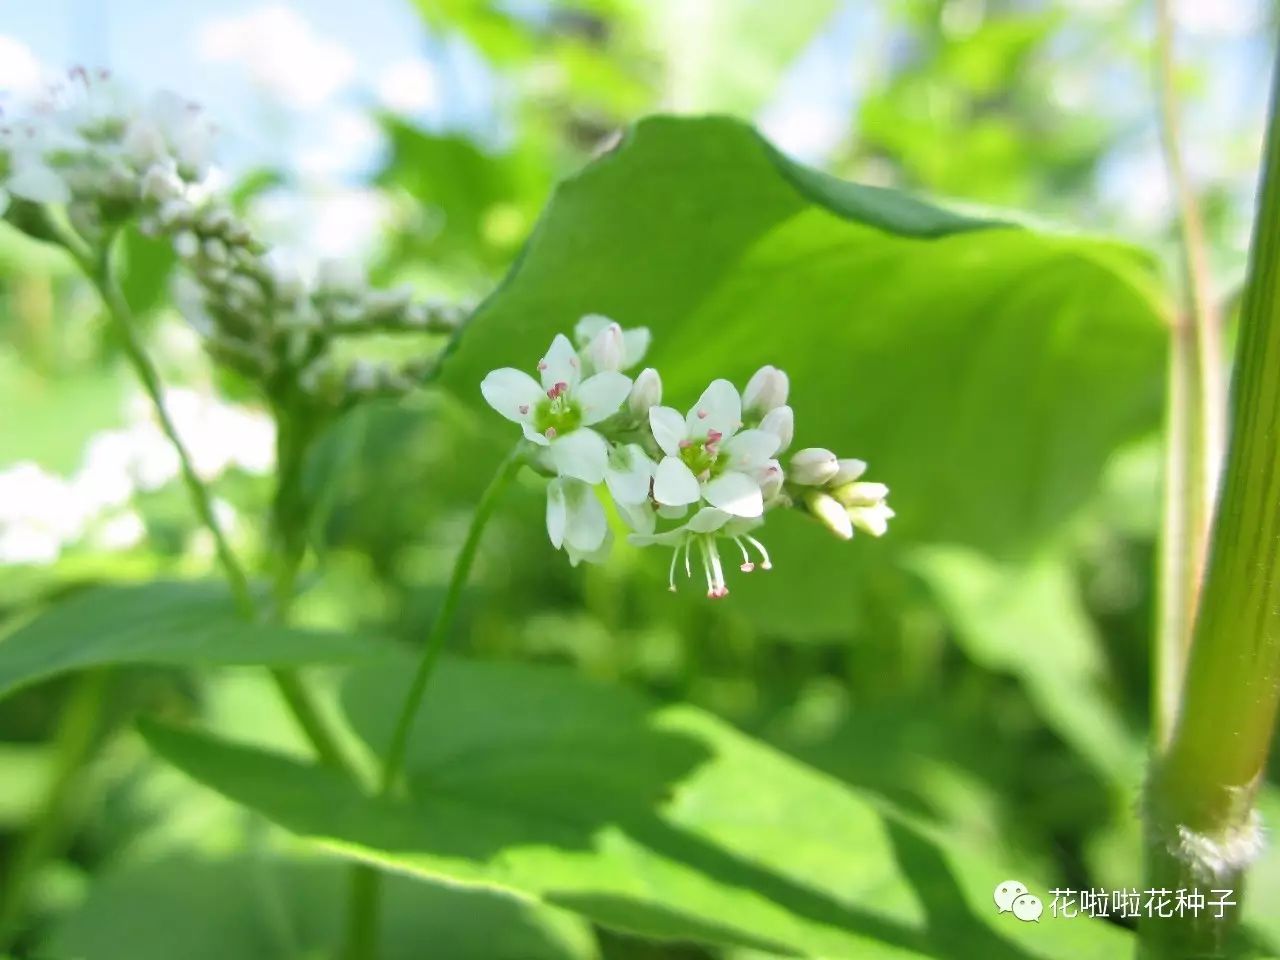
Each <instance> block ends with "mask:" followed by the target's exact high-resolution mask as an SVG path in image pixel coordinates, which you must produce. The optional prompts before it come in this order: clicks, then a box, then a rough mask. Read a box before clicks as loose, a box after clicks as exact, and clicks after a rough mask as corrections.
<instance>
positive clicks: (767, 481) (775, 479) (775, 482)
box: [756, 460, 786, 504]
mask: <svg viewBox="0 0 1280 960" xmlns="http://www.w3.org/2000/svg"><path fill="white" fill-rule="evenodd" d="M785 479H786V477H785V476H784V475H783V473H782V464H780V463H779V462H778V461H777V460H770V461H769V462H768V463H766V464H765V465H764V468H763V469H762V470H761V471H760V475H759V476H758V477H756V480H757V482H759V484H760V495H761V496H762V497H763V498H764V502H765V503H766V504H768V503H770V502H771V501H772V500H773V499H774V498H776V497H777V496H778V494H780V493H781V492H782V482H783V481H784V480H785Z"/></svg>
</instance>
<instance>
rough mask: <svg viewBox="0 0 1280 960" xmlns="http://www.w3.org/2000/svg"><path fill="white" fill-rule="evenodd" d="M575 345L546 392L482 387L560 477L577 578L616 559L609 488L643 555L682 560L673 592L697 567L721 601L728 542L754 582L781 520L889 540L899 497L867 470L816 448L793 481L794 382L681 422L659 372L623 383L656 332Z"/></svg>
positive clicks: (548, 369) (762, 373)
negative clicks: (770, 525)
mask: <svg viewBox="0 0 1280 960" xmlns="http://www.w3.org/2000/svg"><path fill="white" fill-rule="evenodd" d="M574 338H575V341H576V347H575V345H574V343H573V342H571V341H570V340H569V338H567V337H565V336H563V335H559V336H557V337H556V338H555V339H554V340H553V341H552V343H551V346H550V348H549V349H548V350H547V352H546V355H545V356H543V357H542V359H541V360H539V361H538V363H537V373H538V376H537V378H534V377H533V376H530V375H529V374H527V373H525V372H523V371H520V370H516V369H513V368H511V367H504V368H502V369H500V370H494V371H492V372H491V373H489V374H488V375H487V376H486V377H485V378H484V381H483V382H482V383H481V385H480V390H481V393H482V394H483V395H484V398H485V400H486V401H487V402H488V403H489V405H490V406H491V407H493V408H494V409H495V410H496V411H497V412H498V413H500V414H501V415H502V416H504V417H506V418H507V419H508V420H511V421H513V422H515V423H518V424H519V425H520V428H521V431H522V433H523V435H524V437H525V440H526V441H527V442H528V443H529V444H530V445H531V447H532V450H533V457H532V462H533V464H534V465H535V466H536V467H538V468H540V469H541V470H542V471H544V472H545V473H546V474H548V475H549V476H550V477H551V482H550V484H549V485H548V488H547V532H548V534H549V535H550V537H551V542H552V544H554V545H555V546H556V547H557V548H563V549H564V550H565V551H566V552H567V553H568V554H569V559H570V561H571V562H572V563H573V564H575V565H576V564H577V563H578V562H580V561H581V560H587V561H599V560H602V559H603V558H604V557H605V555H606V554H607V553H608V551H609V549H610V546H611V543H612V534H611V531H610V529H609V522H608V518H607V516H606V513H605V509H604V505H603V503H602V502H601V499H600V496H599V491H600V488H601V486H603V487H604V488H606V489H607V490H608V492H609V495H610V497H611V498H612V500H613V502H614V504H615V506H616V507H617V510H618V513H619V514H620V515H621V516H622V518H623V519H624V520H625V522H626V524H627V525H628V526H629V527H630V530H631V533H630V535H629V537H628V539H629V540H630V542H631V543H634V544H636V545H639V546H647V545H651V544H657V545H662V546H668V547H672V548H674V553H673V554H672V558H671V567H670V572H669V576H668V582H669V586H670V588H671V589H672V590H674V589H675V574H676V568H677V565H678V564H679V562H680V560H681V558H682V557H683V561H684V564H683V565H684V569H685V574H686V575H687V576H692V574H693V564H694V556H695V554H696V557H697V564H698V566H699V568H700V569H701V571H702V573H703V576H704V577H705V578H706V583H707V596H709V597H724V596H726V595H728V593H729V588H728V584H727V582H726V578H725V572H724V567H725V563H724V560H723V558H722V557H721V553H720V548H721V544H722V542H724V541H727V542H729V543H732V544H733V547H734V548H735V549H736V551H737V552H738V553H739V554H740V555H741V563H740V564H739V569H740V570H742V571H743V572H744V573H750V572H751V571H753V570H755V569H757V567H758V568H759V569H762V570H768V569H770V568H771V566H772V562H771V560H770V557H769V553H768V551H767V550H766V549H765V546H764V544H763V543H761V542H760V540H759V539H758V538H757V537H756V536H755V532H756V531H757V529H758V528H759V527H761V526H762V525H763V524H764V521H765V516H766V514H767V513H768V512H769V511H770V510H773V509H775V508H777V507H795V508H798V509H800V510H802V511H804V512H806V513H808V514H809V515H811V516H813V517H814V518H815V519H817V520H818V521H819V522H821V523H822V524H823V525H824V526H826V527H827V529H828V530H830V531H831V532H832V533H834V534H835V535H837V536H839V537H841V538H843V539H849V538H851V537H852V536H853V534H854V530H855V528H856V529H859V530H863V531H864V532H867V533H870V534H871V535H872V536H876V537H879V536H881V535H883V534H884V533H885V531H886V530H887V527H888V520H889V518H891V517H892V516H893V511H892V510H890V509H889V507H888V505H887V503H886V502H885V498H886V497H887V495H888V492H889V491H888V488H887V487H885V486H884V485H883V484H879V483H867V482H863V481H861V480H860V477H861V476H862V473H863V472H864V471H865V470H866V464H865V463H863V462H862V461H861V460H852V459H840V458H838V457H836V456H835V454H833V453H831V452H830V451H828V450H824V449H820V448H807V449H804V450H800V451H798V452H797V453H795V454H794V455H793V456H792V457H791V458H790V461H789V463H788V465H787V466H786V467H785V468H784V467H783V464H782V462H781V460H780V459H779V458H780V457H781V456H782V455H783V453H785V451H786V450H787V449H788V448H789V447H790V446H791V442H792V438H793V435H794V432H795V416H794V413H793V411H792V409H791V407H790V406H788V405H787V397H788V393H789V388H790V384H789V381H788V379H787V375H786V374H785V373H783V372H782V371H781V370H778V369H777V368H775V367H771V366H766V367H762V368H761V369H760V370H758V371H757V372H756V373H755V375H754V376H752V377H751V379H750V381H749V382H748V383H747V385H746V387H745V389H743V390H742V391H741V392H739V391H738V389H737V388H736V387H735V386H734V385H733V384H732V383H730V382H729V381H728V380H713V381H712V382H711V384H710V385H709V386H708V387H707V389H706V390H704V391H703V393H702V396H701V397H699V398H698V401H697V402H696V403H695V404H694V405H693V406H692V407H691V408H690V409H689V410H688V411H687V412H686V413H681V412H680V411H678V410H676V409H673V408H671V407H664V406H661V401H662V380H661V377H660V376H659V374H658V372H657V371H656V370H654V369H652V368H647V369H645V370H644V371H642V372H641V373H640V374H639V375H638V376H637V377H636V378H635V379H634V380H632V379H631V378H630V377H629V376H627V375H626V374H625V373H624V372H623V371H625V370H628V369H631V368H633V367H635V366H636V365H638V364H639V362H640V361H641V360H642V359H643V357H644V353H645V351H646V349H647V347H648V344H649V331H648V330H646V329H643V328H641V329H636V330H624V329H623V328H622V327H621V326H619V325H618V324H617V323H614V322H613V321H611V320H609V319H608V318H607V317H602V316H599V315H589V316H586V317H583V318H582V320H581V321H580V322H579V323H578V325H577V326H576V328H575V329H574Z"/></svg>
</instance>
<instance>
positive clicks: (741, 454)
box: [724, 430, 779, 473]
mask: <svg viewBox="0 0 1280 960" xmlns="http://www.w3.org/2000/svg"><path fill="white" fill-rule="evenodd" d="M778 446H779V441H778V435H777V434H776V433H770V432H769V431H768V430H743V431H742V432H741V433H737V434H734V435H733V436H732V437H730V438H729V441H728V442H727V443H726V444H725V445H724V450H725V453H727V454H729V465H730V467H731V468H732V469H734V470H741V471H742V472H743V473H755V471H757V470H759V469H760V468H761V467H763V466H764V465H765V464H766V463H768V462H769V458H770V457H772V456H773V455H774V453H776V452H777V450H778Z"/></svg>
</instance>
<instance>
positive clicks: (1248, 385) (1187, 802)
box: [1141, 72, 1280, 958]
mask: <svg viewBox="0 0 1280 960" xmlns="http://www.w3.org/2000/svg"><path fill="white" fill-rule="evenodd" d="M1278 82H1280V72H1278V73H1277V76H1276V77H1275V78H1273V88H1272V98H1271V108H1270V115H1269V119H1268V129H1267V138H1266V152H1265V156H1264V159H1263V166H1262V183H1261V189H1260V191H1259V201H1258V214H1257V218H1256V220H1255V224H1254V234H1253V243H1252V247H1251V250H1250V258H1249V271H1248V279H1247V281H1246V287H1245V296H1244V301H1243V304H1242V307H1241V314H1240V341H1239V346H1238V353H1237V357H1236V373H1235V383H1234V401H1235V403H1234V410H1233V414H1232V430H1231V444H1230V448H1229V451H1228V455H1227V463H1226V472H1225V475H1224V479H1223V490H1222V498H1221V502H1220V504H1219V509H1218V514H1217V518H1216V520H1215V523H1214V529H1213V534H1212V543H1211V549H1210V553H1209V559H1208V564H1207V567H1206V576H1205V583H1204V590H1203V593H1202V595H1201V598H1200V604H1199V610H1198V612H1197V616H1196V622H1195V631H1194V639H1193V642H1192V646H1191V651H1190V656H1189V658H1188V661H1187V669H1186V671H1185V680H1184V684H1183V696H1182V709H1181V713H1180V716H1179V717H1178V719H1177V721H1176V723H1175V724H1174V727H1173V732H1172V734H1171V736H1170V738H1169V741H1168V745H1167V746H1166V747H1165V749H1164V750H1163V751H1162V752H1160V753H1159V754H1158V755H1157V757H1156V759H1155V762H1154V764H1153V768H1152V771H1151V777H1150V781H1149V784H1148V795H1147V810H1146V814H1147V824H1146V826H1147V854H1148V872H1149V885H1150V886H1154V887H1158V888H1169V889H1173V890H1176V889H1178V888H1180V887H1181V888H1185V889H1190V888H1193V887H1199V888H1200V889H1202V890H1203V889H1204V888H1206V887H1210V888H1218V889H1231V890H1233V891H1234V893H1235V896H1234V899H1235V900H1237V901H1239V900H1240V899H1241V895H1242V886H1243V883H1244V879H1245V873H1246V871H1247V868H1248V866H1249V864H1250V862H1251V861H1252V859H1253V857H1254V856H1255V855H1256V853H1257V849H1258V847H1259V845H1260V838H1259V835H1258V829H1257V824H1256V814H1255V812H1254V809H1253V806H1254V798H1255V795H1256V793H1257V788H1258V785H1259V783H1260V782H1261V781H1262V778H1263V776H1264V773H1265V769H1266V762H1267V757H1268V752H1269V749H1270V744H1271V736H1272V731H1273V728H1274V726H1275V721H1276V708H1277V704H1278V703H1280V470H1278V469H1277V466H1278V465H1280V114H1278V112H1277V96H1278V94H1280V90H1278V88H1277V86H1276V84H1277V83H1278ZM1237 909H1238V908H1237ZM1236 915H1237V913H1236V910H1232V911H1230V912H1228V913H1227V915H1226V917H1225V918H1223V919H1216V918H1214V917H1212V915H1207V914H1201V915H1199V916H1187V917H1183V918H1170V919H1160V918H1157V919H1154V920H1150V921H1148V922H1146V923H1144V924H1143V925H1142V930H1141V933H1142V945H1143V949H1144V952H1145V953H1146V955H1147V956H1150V957H1160V958H1169V957H1173V958H1184V957H1185V958H1190V957H1205V956H1218V955H1221V954H1222V953H1223V952H1224V950H1225V948H1226V943H1227V938H1228V936H1229V935H1230V933H1231V930H1232V927H1233V926H1234V922H1235V918H1236Z"/></svg>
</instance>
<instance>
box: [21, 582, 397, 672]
mask: <svg viewBox="0 0 1280 960" xmlns="http://www.w3.org/2000/svg"><path fill="white" fill-rule="evenodd" d="M385 649H386V648H385V647H384V646H381V645H379V644H378V643H377V642H376V641H375V640H374V639H373V638H371V637H358V636H352V635H348V634H342V633H333V632H328V631H320V630H303V629H297V628H291V627H280V626H275V625H270V624H263V623H246V622H245V621H244V620H242V619H241V618H240V617H238V616H237V615H236V612H235V608H234V606H233V605H232V602H231V598H230V596H229V594H228V592H227V590H226V588H225V587H223V586H222V585H221V584H217V583H201V582H187V583H181V582H159V583H151V584H147V585H145V586H130V587H97V588H94V589H91V590H86V591H84V592H83V593H81V594H79V595H77V596H75V597H72V598H71V599H69V600H67V601H65V602H62V603H58V604H56V605H54V606H52V607H50V608H49V609H48V610H47V611H45V612H44V613H42V614H41V615H39V616H37V617H36V618H35V619H34V620H31V621H30V622H28V623H26V624H24V625H23V626H21V627H19V628H18V629H17V630H15V631H14V632H12V633H10V634H9V635H8V636H7V637H4V638H3V639H0V696H4V695H5V694H7V693H11V692H12V691H13V690H16V689H17V688H19V687H24V686H26V685H27V684H30V683H34V682H36V681H37V680H42V679H44V678H46V677H50V676H53V675H55V674H59V673H65V672H66V671H69V670H83V669H86V668H89V667H97V666H105V665H108V664H117V663H127V664H141V663H145V664H174V665H190V666H197V665H200V666H209V665H218V664H243V665H249V664H262V665H268V666H297V665H301V664H307V663H357V662H361V661H367V660H371V659H374V658H376V657H377V656H378V655H380V654H381V653H384V652H385Z"/></svg>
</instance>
